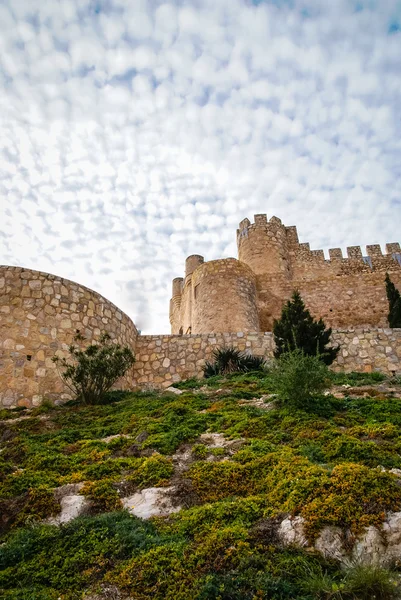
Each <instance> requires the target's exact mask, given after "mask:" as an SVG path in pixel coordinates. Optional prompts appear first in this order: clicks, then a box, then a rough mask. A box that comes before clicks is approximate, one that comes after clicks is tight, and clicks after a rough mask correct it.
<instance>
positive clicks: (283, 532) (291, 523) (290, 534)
mask: <svg viewBox="0 0 401 600" xmlns="http://www.w3.org/2000/svg"><path fill="white" fill-rule="evenodd" d="M278 535H279V537H280V540H281V541H282V542H283V544H285V545H288V546H299V547H301V548H302V547H305V546H307V545H308V541H307V539H306V537H305V532H304V519H303V518H302V517H293V518H291V517H288V518H287V519H284V521H282V522H281V524H280V527H279V528H278Z"/></svg>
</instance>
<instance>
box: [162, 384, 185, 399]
mask: <svg viewBox="0 0 401 600" xmlns="http://www.w3.org/2000/svg"><path fill="white" fill-rule="evenodd" d="M166 392H171V393H172V394H176V395H177V396H179V395H180V394H183V393H184V392H183V390H179V389H178V388H176V387H173V386H172V385H170V387H168V388H166Z"/></svg>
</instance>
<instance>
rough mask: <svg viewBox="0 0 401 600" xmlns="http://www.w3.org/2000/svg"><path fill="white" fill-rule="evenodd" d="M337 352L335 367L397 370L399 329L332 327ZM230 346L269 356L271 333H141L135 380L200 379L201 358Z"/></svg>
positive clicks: (163, 383) (400, 363) (400, 368)
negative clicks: (338, 346) (341, 328)
mask: <svg viewBox="0 0 401 600" xmlns="http://www.w3.org/2000/svg"><path fill="white" fill-rule="evenodd" d="M333 342H334V344H335V345H337V344H340V346H341V350H340V353H339V355H338V357H337V360H336V361H335V363H333V365H332V368H333V370H335V371H346V372H350V371H360V372H363V371H365V372H370V371H381V372H383V373H387V374H393V373H397V374H398V373H401V329H383V328H366V329H362V328H360V329H358V328H356V329H346V330H336V331H333ZM223 346H234V347H235V348H238V349H239V350H246V351H248V352H250V353H252V354H255V355H257V356H264V357H265V358H266V359H271V358H272V357H273V349H274V342H273V334H272V333H270V332H268V333H216V334H201V335H184V336H179V335H164V336H163V335H160V336H157V335H151V336H140V337H138V340H137V346H136V360H137V362H136V363H135V366H134V381H135V384H136V385H137V386H140V387H147V386H149V387H167V386H169V385H173V384H174V383H175V382H178V381H180V380H181V379H187V378H189V377H201V376H202V367H203V365H204V363H205V360H210V358H211V356H212V352H213V350H214V349H215V348H221V347H223Z"/></svg>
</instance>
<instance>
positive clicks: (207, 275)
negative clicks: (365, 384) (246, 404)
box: [0, 215, 401, 408]
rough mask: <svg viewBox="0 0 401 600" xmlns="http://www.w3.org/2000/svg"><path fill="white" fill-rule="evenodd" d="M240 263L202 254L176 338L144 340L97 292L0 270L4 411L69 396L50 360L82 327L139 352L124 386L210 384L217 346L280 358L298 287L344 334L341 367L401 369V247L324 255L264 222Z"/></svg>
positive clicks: (244, 229)
mask: <svg viewBox="0 0 401 600" xmlns="http://www.w3.org/2000/svg"><path fill="white" fill-rule="evenodd" d="M237 240H238V249H239V258H240V260H237V259H235V258H227V259H222V260H214V261H210V262H204V259H203V257H202V256H199V255H192V256H190V257H188V258H187V261H186V273H185V278H180V277H178V278H176V279H174V281H173V297H172V299H171V301H170V321H171V325H172V332H173V334H172V335H150V336H141V335H138V331H137V329H136V327H135V325H134V323H133V322H132V321H131V319H130V318H129V317H128V316H127V315H125V314H124V313H123V312H122V311H121V310H119V309H118V308H117V307H116V306H115V305H114V304H112V303H111V302H109V301H108V300H106V299H105V298H103V297H102V296H100V295H99V294H97V293H96V292H94V291H92V290H90V289H88V288H86V287H84V286H82V285H79V284H78V283H74V282H73V281H68V280H66V279H62V278H60V277H57V276H56V275H50V274H48V273H43V272H39V271H32V270H28V269H24V268H21V267H7V266H4V267H1V266H0V407H4V408H13V407H17V406H27V407H31V406H37V405H39V404H40V403H41V402H42V401H43V400H44V399H45V398H48V399H50V400H54V401H56V402H62V401H65V400H67V399H69V398H70V397H71V393H70V391H69V390H68V389H66V388H65V387H64V385H63V383H62V380H61V378H60V376H59V374H58V371H57V368H56V366H55V364H54V363H53V361H52V358H53V357H54V356H55V355H56V354H57V355H59V356H65V355H66V353H67V351H68V345H69V344H71V342H72V341H73V339H74V335H75V334H76V333H77V332H78V331H79V332H80V333H81V334H82V335H83V336H84V337H85V338H86V340H87V341H88V342H92V341H96V340H98V339H99V337H100V335H101V334H102V333H103V332H107V333H109V334H110V336H111V338H112V340H113V341H115V342H118V343H120V344H122V345H127V346H129V347H130V348H131V349H132V350H133V352H134V354H135V356H136V363H135V365H134V367H133V369H131V370H130V372H129V373H127V375H126V376H125V378H124V380H122V381H119V382H118V387H120V388H135V387H139V388H153V387H154V388H165V387H168V386H170V385H174V383H176V382H178V381H180V380H182V379H186V378H188V377H201V376H202V372H203V365H204V363H205V361H206V360H210V359H211V358H212V353H213V350H215V349H216V348H222V347H227V346H234V347H236V348H238V349H239V350H243V351H246V352H250V353H252V354H256V355H258V356H263V357H264V358H266V359H267V360H268V359H270V358H271V357H272V356H273V347H274V346H273V335H272V333H271V332H270V331H271V325H272V320H273V318H274V317H277V316H279V314H280V312H281V308H282V305H283V302H284V301H285V300H286V299H287V298H288V297H289V296H290V294H291V292H292V291H293V289H296V288H297V289H299V290H300V292H301V294H302V296H303V298H304V300H305V304H306V306H307V307H308V308H309V309H310V310H311V312H312V314H313V315H314V316H315V317H319V316H322V317H323V318H324V320H325V321H326V323H327V324H328V325H331V326H333V327H334V330H333V343H334V344H337V343H339V344H340V346H341V351H340V353H339V356H338V357H337V360H336V362H335V363H334V364H333V369H335V370H344V371H367V372H369V371H373V370H378V371H382V372H384V373H387V374H392V373H397V374H400V373H401V329H386V328H385V326H386V315H387V311H388V304H387V298H386V293H385V286H384V277H385V273H386V272H389V273H390V276H391V279H392V280H393V281H394V283H395V284H396V285H397V286H398V287H400V285H401V268H400V267H401V254H400V246H399V244H396V243H392V244H387V246H386V249H387V253H386V254H384V255H383V254H382V252H381V249H380V247H379V246H377V245H373V246H368V247H367V256H365V257H364V256H363V255H362V252H361V249H360V248H359V247H351V248H348V258H343V257H342V253H341V250H340V249H334V250H330V252H329V254H330V260H326V259H325V257H324V254H323V251H321V250H310V249H309V245H308V244H300V243H299V242H298V234H297V232H296V228H295V227H285V226H284V225H283V224H282V223H281V221H280V219H277V218H276V217H272V218H271V219H270V221H267V218H266V215H256V216H255V223H254V224H251V223H250V221H249V220H248V219H244V220H243V221H242V222H241V224H240V228H239V230H238V232H237Z"/></svg>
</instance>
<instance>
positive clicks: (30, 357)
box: [26, 354, 32, 362]
mask: <svg viewBox="0 0 401 600" xmlns="http://www.w3.org/2000/svg"><path fill="white" fill-rule="evenodd" d="M26 360H27V361H28V362H30V361H31V360H32V354H27V355H26Z"/></svg>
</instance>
